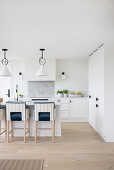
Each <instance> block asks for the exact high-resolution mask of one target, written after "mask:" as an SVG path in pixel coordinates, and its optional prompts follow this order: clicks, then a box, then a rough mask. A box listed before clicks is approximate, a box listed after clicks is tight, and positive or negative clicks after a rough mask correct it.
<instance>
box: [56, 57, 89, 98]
mask: <svg viewBox="0 0 114 170" xmlns="http://www.w3.org/2000/svg"><path fill="white" fill-rule="evenodd" d="M62 72H65V74H66V79H65V80H62V79H61V73H62ZM56 74H57V77H56V85H55V86H56V87H55V89H56V91H57V90H60V89H62V90H63V89H68V90H71V91H76V92H77V91H82V93H83V94H86V95H87V93H88V60H86V59H71V60H69V59H67V60H66V59H64V60H57V61H56Z"/></svg>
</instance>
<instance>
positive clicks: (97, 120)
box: [89, 99, 104, 135]
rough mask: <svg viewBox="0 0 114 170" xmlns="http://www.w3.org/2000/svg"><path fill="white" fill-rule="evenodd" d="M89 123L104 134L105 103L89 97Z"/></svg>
mask: <svg viewBox="0 0 114 170" xmlns="http://www.w3.org/2000/svg"><path fill="white" fill-rule="evenodd" d="M89 123H90V124H91V125H92V126H93V127H94V128H95V129H96V130H97V131H98V132H99V133H100V134H101V135H103V123H104V105H103V104H101V103H99V102H96V101H95V100H94V99H89Z"/></svg>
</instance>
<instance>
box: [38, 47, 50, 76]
mask: <svg viewBox="0 0 114 170" xmlns="http://www.w3.org/2000/svg"><path fill="white" fill-rule="evenodd" d="M40 51H41V52H42V55H41V57H40V58H39V64H40V68H39V70H38V71H37V74H36V75H37V76H47V75H48V73H47V70H46V68H45V64H46V59H45V58H44V57H43V52H44V51H45V49H43V48H41V49H40Z"/></svg>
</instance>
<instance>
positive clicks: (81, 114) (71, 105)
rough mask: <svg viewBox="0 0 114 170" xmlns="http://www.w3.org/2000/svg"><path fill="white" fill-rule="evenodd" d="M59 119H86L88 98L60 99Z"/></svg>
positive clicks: (75, 120) (69, 120) (70, 120)
mask: <svg viewBox="0 0 114 170" xmlns="http://www.w3.org/2000/svg"><path fill="white" fill-rule="evenodd" d="M61 102H62V104H61V120H62V121H67V122H72V121H73V122H78V121H79V122H80V121H87V120H88V98H87V97H80V98H68V99H61Z"/></svg>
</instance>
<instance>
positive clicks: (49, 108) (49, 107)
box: [34, 102, 55, 121]
mask: <svg viewBox="0 0 114 170" xmlns="http://www.w3.org/2000/svg"><path fill="white" fill-rule="evenodd" d="M34 105H35V120H37V121H39V114H38V113H39V112H50V121H53V120H54V108H55V103H54V102H34Z"/></svg>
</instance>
